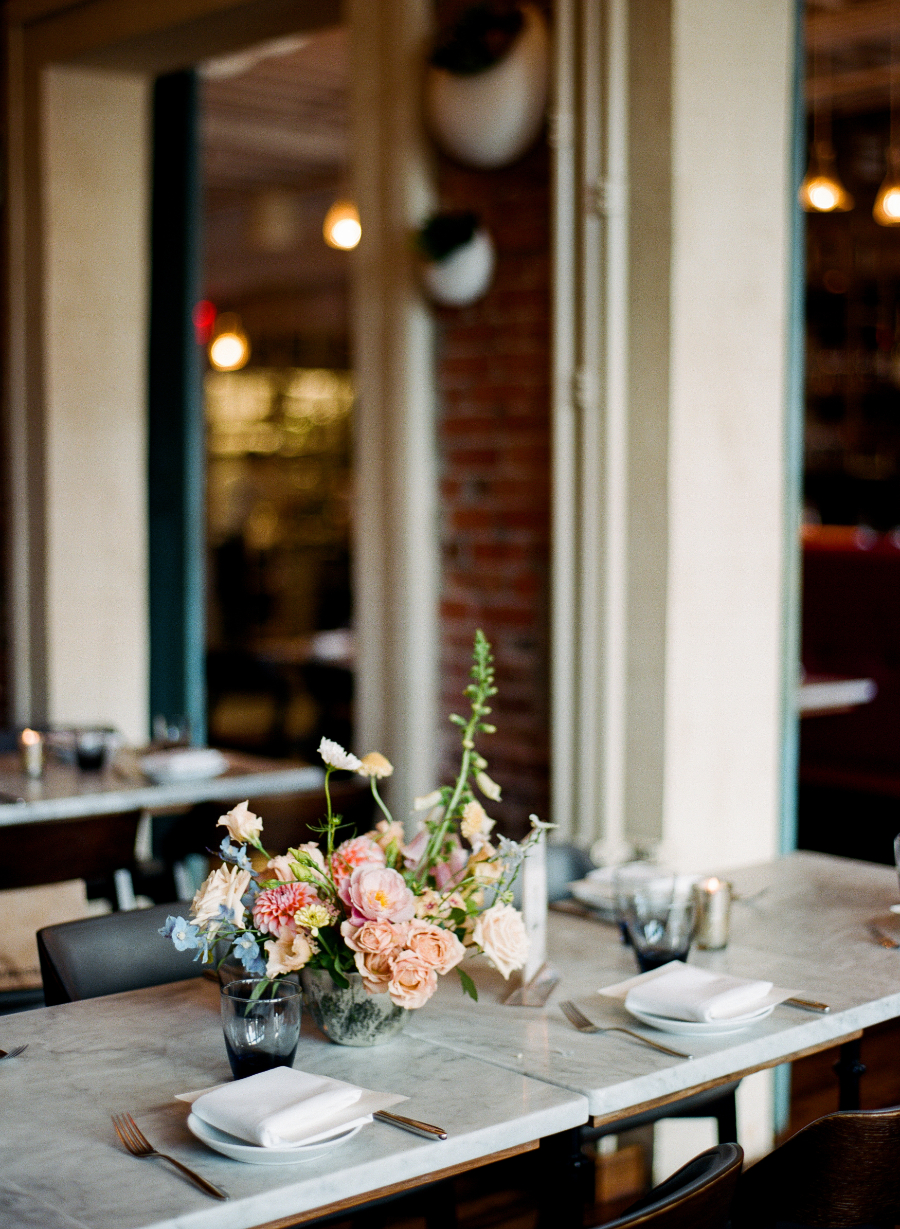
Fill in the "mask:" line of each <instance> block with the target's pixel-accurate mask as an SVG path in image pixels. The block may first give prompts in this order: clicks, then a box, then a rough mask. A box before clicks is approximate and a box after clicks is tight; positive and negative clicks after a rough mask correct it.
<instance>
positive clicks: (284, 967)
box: [265, 930, 317, 977]
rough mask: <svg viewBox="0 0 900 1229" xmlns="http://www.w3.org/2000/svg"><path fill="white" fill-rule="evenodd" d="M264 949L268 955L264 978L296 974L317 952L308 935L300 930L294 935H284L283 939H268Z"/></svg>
mask: <svg viewBox="0 0 900 1229" xmlns="http://www.w3.org/2000/svg"><path fill="white" fill-rule="evenodd" d="M265 948H266V952H267V953H268V960H267V961H266V977H283V976H284V975H285V974H287V973H296V971H297V969H302V968H303V966H304V965H305V964H308V963H309V961H310V960H311V959H312V957H313V956H314V955H315V954H316V950H317V949H316V947H315V945H314V944H313V943H312V942H311V940H310V938H309V935H307V934H305V933H304V932H303V931H302V930H300V931H298V932H297V933H296V934H295V935H285V937H284V938H283V939H275V940H271V939H270V940H269V942H268V943H266V945H265Z"/></svg>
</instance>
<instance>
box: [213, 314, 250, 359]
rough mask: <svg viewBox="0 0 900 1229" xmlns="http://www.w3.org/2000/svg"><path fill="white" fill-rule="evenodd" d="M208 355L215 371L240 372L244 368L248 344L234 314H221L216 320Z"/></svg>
mask: <svg viewBox="0 0 900 1229" xmlns="http://www.w3.org/2000/svg"><path fill="white" fill-rule="evenodd" d="M208 353H209V361H210V363H211V364H212V365H213V367H215V369H216V371H240V369H241V368H242V367H244V366H246V364H247V360H248V359H249V357H250V342H249V340H248V338H247V334H246V333H245V332H244V328H243V325H242V324H241V319H240V316H238V315H236V313H235V312H223V313H222V315H221V316H219V318H218V319H217V320H216V323H215V327H214V330H213V336H212V341H211V342H210V343H209V350H208Z"/></svg>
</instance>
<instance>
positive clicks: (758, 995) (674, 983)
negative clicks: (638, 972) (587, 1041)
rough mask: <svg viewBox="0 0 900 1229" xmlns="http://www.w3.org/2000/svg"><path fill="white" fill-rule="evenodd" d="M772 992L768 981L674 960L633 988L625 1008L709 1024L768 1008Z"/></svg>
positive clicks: (626, 997)
mask: <svg viewBox="0 0 900 1229" xmlns="http://www.w3.org/2000/svg"><path fill="white" fill-rule="evenodd" d="M772 989H773V986H772V983H771V982H770V981H749V980H747V979H746V978H743V977H729V976H727V975H726V974H722V973H710V972H709V971H708V970H707V969H698V968H696V967H695V966H694V965H687V964H682V963H681V962H680V961H677V960H676V961H673V962H672V963H671V964H668V965H666V966H665V968H664V969H662V970H660V972H659V974H658V975H657V976H656V977H654V978H652V979H648V980H647V981H643V982H641V983H639V984H637V985H634V986H632V987H631V989H630V990H629V991H628V993H627V995H626V996H625V1005H626V1007H632V1008H635V1009H636V1010H637V1011H645V1012H649V1013H650V1014H652V1015H655V1016H666V1017H668V1018H669V1019H670V1020H697V1021H701V1022H706V1023H709V1022H711V1021H713V1020H732V1019H740V1018H741V1017H743V1016H747V1015H751V1014H752V1013H753V1012H755V1011H761V1010H762V1009H763V1008H764V1007H765V1006H767V1005H768V1003H769V1001H770V997H769V996H770V994H771V991H772Z"/></svg>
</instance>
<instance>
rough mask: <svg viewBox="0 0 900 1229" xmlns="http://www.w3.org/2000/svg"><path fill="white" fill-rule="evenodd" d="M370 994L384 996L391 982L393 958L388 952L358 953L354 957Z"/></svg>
mask: <svg viewBox="0 0 900 1229" xmlns="http://www.w3.org/2000/svg"><path fill="white" fill-rule="evenodd" d="M353 959H354V960H355V961H356V967H357V969H359V971H360V973H361V975H362V979H363V981H364V982H365V986H366V990H367V992H368V993H369V994H384V992H385V990H387V988H388V982H389V981H390V980H391V970H392V967H393V957H392V956H391V955H390V954H389V953H387V952H357V953H356V955H355V956H354V957H353Z"/></svg>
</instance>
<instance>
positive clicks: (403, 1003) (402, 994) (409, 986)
mask: <svg viewBox="0 0 900 1229" xmlns="http://www.w3.org/2000/svg"><path fill="white" fill-rule="evenodd" d="M387 989H388V994H389V995H390V996H391V1002H392V1003H396V1004H397V1006H398V1007H408V1008H409V1009H410V1010H414V1009H415V1008H417V1007H422V1006H423V1005H424V1004H425V1003H427V1002H428V1000H429V999H430V998H431V996H432V995H433V994H434V992H435V990H437V973H436V972H435V970H434V969H433V968H432V967H431V965H429V964H426V963H425V961H424V960H423V959H422V957H421V956H420V955H419V954H418V953H417V952H412V951H405V952H401V953H400V955H399V956H395V957H394V959H393V961H392V962H391V979H390V981H389V982H388V987H387Z"/></svg>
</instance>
